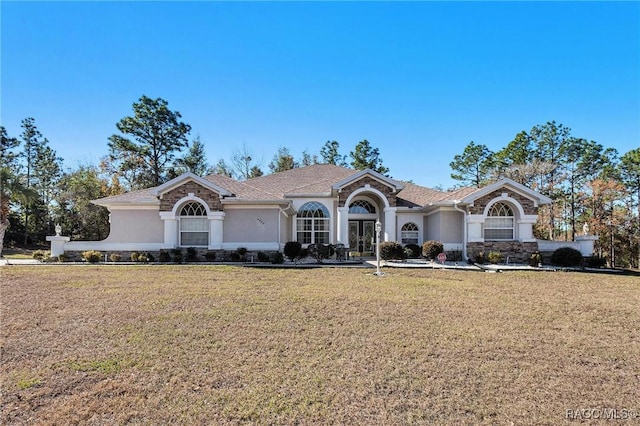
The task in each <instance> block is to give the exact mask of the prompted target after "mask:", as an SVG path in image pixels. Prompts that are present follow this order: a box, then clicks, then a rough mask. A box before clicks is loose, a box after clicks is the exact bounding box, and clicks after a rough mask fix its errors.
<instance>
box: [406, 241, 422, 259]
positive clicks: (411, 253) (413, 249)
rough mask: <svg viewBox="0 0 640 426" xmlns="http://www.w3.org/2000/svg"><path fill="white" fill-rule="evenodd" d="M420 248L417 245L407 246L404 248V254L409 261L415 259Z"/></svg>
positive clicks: (418, 254) (418, 255)
mask: <svg viewBox="0 0 640 426" xmlns="http://www.w3.org/2000/svg"><path fill="white" fill-rule="evenodd" d="M420 253H421V250H420V246H419V245H417V244H407V245H406V246H404V254H405V256H406V257H408V258H409V259H416V258H418V257H420Z"/></svg>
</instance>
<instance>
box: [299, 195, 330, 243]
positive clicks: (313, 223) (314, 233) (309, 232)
mask: <svg viewBox="0 0 640 426" xmlns="http://www.w3.org/2000/svg"><path fill="white" fill-rule="evenodd" d="M330 219H331V214H330V213H329V209H327V207H326V206H325V205H324V204H322V203H320V202H318V201H308V202H306V203H304V204H303V205H302V206H300V208H299V209H298V214H297V218H296V241H298V242H300V243H301V244H329V243H330V242H331V228H330V225H331V223H330ZM305 228H308V229H305ZM318 240H323V241H318Z"/></svg>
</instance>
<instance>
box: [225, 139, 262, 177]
mask: <svg viewBox="0 0 640 426" xmlns="http://www.w3.org/2000/svg"><path fill="white" fill-rule="evenodd" d="M253 157H254V156H253V154H252V153H251V151H249V148H247V145H245V144H244V143H243V144H242V146H241V147H240V148H237V149H236V150H235V151H234V153H233V155H232V156H231V164H233V168H234V169H235V171H236V172H237V175H238V177H239V178H240V179H243V180H246V179H251V178H253V177H258V176H262V170H261V169H260V165H259V163H257V162H255V161H254V158H253Z"/></svg>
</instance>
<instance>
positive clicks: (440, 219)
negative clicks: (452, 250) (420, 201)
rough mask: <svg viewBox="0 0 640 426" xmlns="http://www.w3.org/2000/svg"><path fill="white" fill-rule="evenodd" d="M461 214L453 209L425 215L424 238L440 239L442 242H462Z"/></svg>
mask: <svg viewBox="0 0 640 426" xmlns="http://www.w3.org/2000/svg"><path fill="white" fill-rule="evenodd" d="M463 224H464V222H463V216H462V213H461V212H457V211H454V210H441V211H438V212H435V213H433V214H430V215H429V216H427V228H426V229H427V235H426V236H425V240H435V241H440V242H442V243H444V244H459V243H462V239H463V238H464V237H463V235H464V234H463V233H464V229H463Z"/></svg>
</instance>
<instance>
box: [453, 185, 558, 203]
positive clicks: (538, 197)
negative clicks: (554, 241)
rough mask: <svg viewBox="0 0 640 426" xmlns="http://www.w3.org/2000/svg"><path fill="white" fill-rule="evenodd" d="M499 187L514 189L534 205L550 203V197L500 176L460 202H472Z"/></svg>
mask: <svg viewBox="0 0 640 426" xmlns="http://www.w3.org/2000/svg"><path fill="white" fill-rule="evenodd" d="M500 188H509V189H511V190H512V191H515V192H517V193H519V194H520V195H522V196H524V197H526V198H529V199H531V200H533V202H534V205H535V206H538V205H540V204H550V203H551V199H550V198H549V197H546V196H544V195H542V194H540V193H538V192H536V191H534V190H532V189H530V188H527V187H526V186H524V185H522V184H520V183H518V182H516V181H514V180H512V179H509V178H502V179H500V180H499V181H497V182H494V183H492V184H491V185H487V186H485V187H483V188H479V189H478V190H477V191H474V192H472V193H470V194H468V195H466V196H465V197H464V198H462V200H461V202H462V203H464V204H472V203H473V202H474V201H475V200H477V199H478V198H480V197H483V196H485V195H487V194H491V193H492V192H494V191H497V190H499V189H500Z"/></svg>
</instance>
